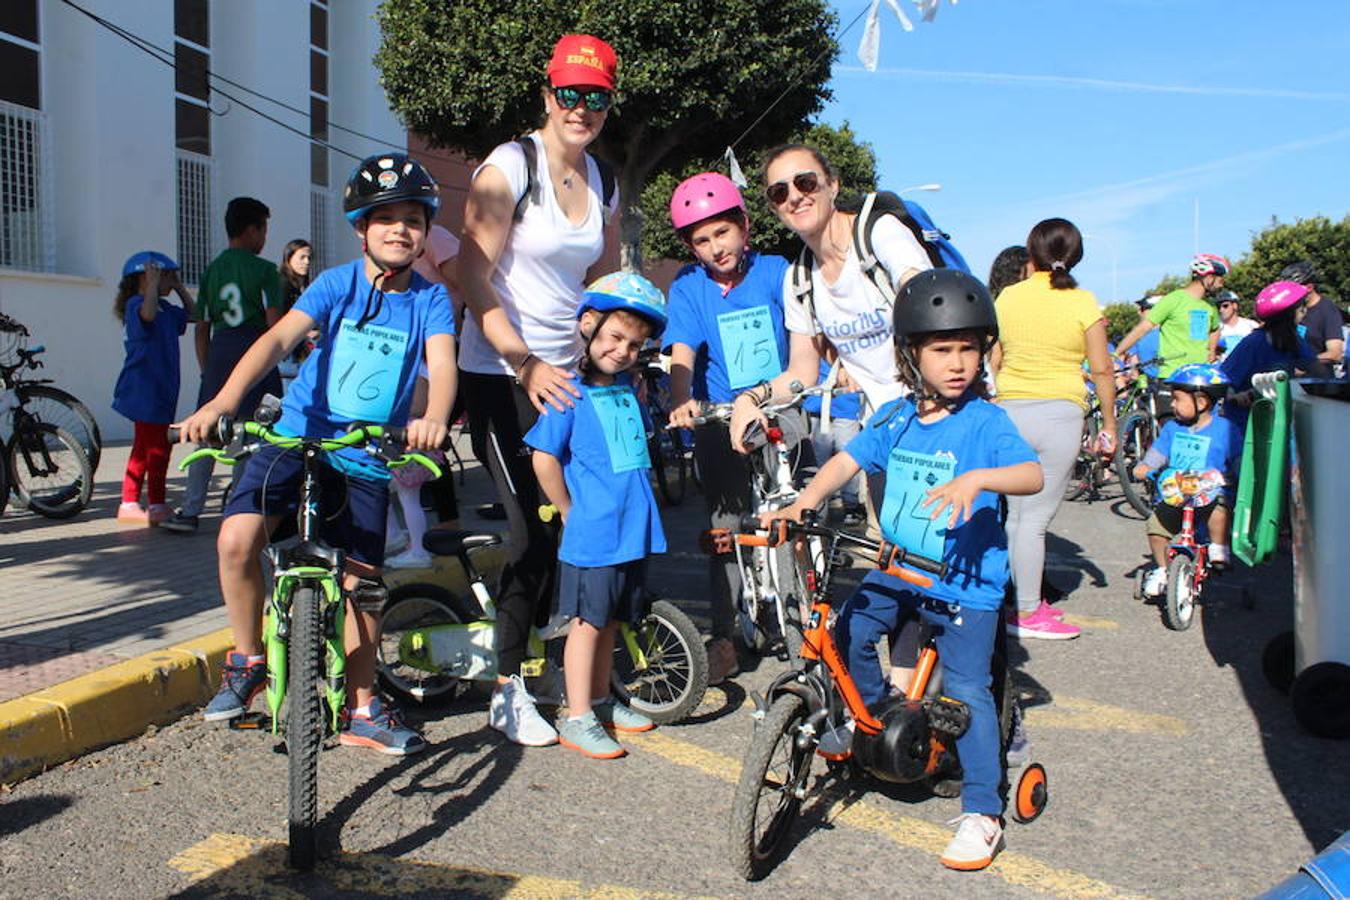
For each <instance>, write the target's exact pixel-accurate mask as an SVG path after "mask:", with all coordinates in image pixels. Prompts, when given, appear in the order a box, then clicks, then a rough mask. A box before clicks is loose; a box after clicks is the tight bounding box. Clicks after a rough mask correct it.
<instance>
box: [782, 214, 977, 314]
mask: <svg viewBox="0 0 1350 900" xmlns="http://www.w3.org/2000/svg"><path fill="white" fill-rule="evenodd" d="M840 208H841V209H844V211H845V212H853V211H854V210H852V209H849V208H848V207H847V206H841V207H840ZM857 213H858V218H857V219H855V220H854V222H853V252H854V254H855V255H856V256H857V257H858V265H859V267H860V268H861V269H862V272H863V275H865V276H866V277H867V279H868V280H869V281H871V282H872V283H873V284H874V285H876V286H877V288H878V289H879V290H880V291H881V294H882V296H883V297H885V298H886V299H887V301H888V302H889V303H892V304H893V303H894V302H895V290H894V289H893V288H892V287H891V279H890V275H889V274H888V273H887V272H886V270H885V267H884V266H883V265H882V264H881V260H879V259H877V255H876V252H875V251H874V250H873V249H872V229H873V228H875V227H876V224H877V220H878V219H880V218H881V217H882V216H894V217H895V218H897V219H899V220H900V224H902V225H904V226H905V227H906V228H908V229H909V231H910V233H911V234H913V235H914V239H915V240H917V241H918V242H919V246H920V247H922V248H923V249H924V252H925V253H927V254H928V260H929V261H930V262H931V263H932V264H933V268H935V269H960V270H961V271H963V272H967V273H969V272H970V266H968V265H967V264H966V260H965V258H964V257H962V256H961V252H960V251H959V250H957V249H956V247H955V246H953V245H952V242H951V235H949V234H947V233H946V232H945V231H943V230H942V229H941V228H938V227H937V225H935V224H934V223H933V219H932V217H931V216H929V215H928V212H927V211H926V210H925V209H924V208H923V207H922V206H920V205H919V204H917V203H915V202H914V201H912V200H904V199H902V198H901V197H899V196H897V195H896V194H893V193H891V192H890V191H877V192H876V193H873V194H868V195H867V196H866V197H864V198H863V201H862V203H861V205H859V207H858V209H857ZM812 261H813V260H812V255H811V250H810V248H809V247H803V248H802V252H801V253H799V254H798V255H797V261H796V262H794V263H793V264H792V294H793V296H794V297H795V298H796V300H797V302H798V303H804V304H806V311H807V313H808V314H809V315H810V316H811V319H812V321H814V320H815V318H816V307H815V301H814V298H813V296H812V295H813V293H814V288H813V285H812V281H811V263H812Z"/></svg>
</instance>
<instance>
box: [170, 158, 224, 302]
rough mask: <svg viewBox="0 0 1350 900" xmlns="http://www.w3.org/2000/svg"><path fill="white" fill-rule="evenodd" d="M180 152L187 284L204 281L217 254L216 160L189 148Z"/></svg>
mask: <svg viewBox="0 0 1350 900" xmlns="http://www.w3.org/2000/svg"><path fill="white" fill-rule="evenodd" d="M177 152H178V263H179V265H181V266H182V267H183V274H182V278H183V281H184V282H186V283H187V284H191V285H196V284H198V283H199V282H200V281H201V277H202V272H204V271H206V267H207V265H208V264H209V263H210V262H211V258H212V257H213V256H214V255H215V246H216V245H215V241H214V232H213V227H214V225H215V222H216V215H215V193H216V192H215V175H216V166H215V162H214V161H213V160H212V159H211V157H209V156H202V155H201V154H199V153H193V152H191V151H188V150H179V151H177Z"/></svg>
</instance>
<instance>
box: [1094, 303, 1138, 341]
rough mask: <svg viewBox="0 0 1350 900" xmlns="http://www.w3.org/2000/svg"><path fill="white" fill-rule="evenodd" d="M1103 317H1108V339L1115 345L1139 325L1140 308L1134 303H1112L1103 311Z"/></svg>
mask: <svg viewBox="0 0 1350 900" xmlns="http://www.w3.org/2000/svg"><path fill="white" fill-rule="evenodd" d="M1102 315H1104V316H1106V337H1107V339H1108V340H1110V341H1112V342H1114V343H1119V342H1120V339H1121V338H1123V337H1124V336H1125V335H1126V334H1127V333H1128V332H1129V330H1130V329H1131V328H1133V327H1134V326H1136V325H1138V324H1139V308H1138V307H1137V306H1135V305H1134V304H1133V303H1112V304H1111V305H1110V306H1107V307H1105V308H1104V309H1102Z"/></svg>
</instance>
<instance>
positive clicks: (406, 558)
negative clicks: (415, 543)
mask: <svg viewBox="0 0 1350 900" xmlns="http://www.w3.org/2000/svg"><path fill="white" fill-rule="evenodd" d="M433 562H434V557H432V555H431V554H430V553H428V552H427V551H425V550H422V549H420V548H417V547H409V548H408V549H407V550H404V551H403V552H402V553H399V554H396V555H394V556H386V557H385V558H384V567H385V568H386V569H430V568H431V567H432V563H433Z"/></svg>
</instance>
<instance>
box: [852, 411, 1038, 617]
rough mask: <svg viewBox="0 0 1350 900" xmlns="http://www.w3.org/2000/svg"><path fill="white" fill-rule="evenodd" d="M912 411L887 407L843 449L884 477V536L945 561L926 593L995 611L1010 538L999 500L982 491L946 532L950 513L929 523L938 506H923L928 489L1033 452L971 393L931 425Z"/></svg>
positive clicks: (1000, 414)
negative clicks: (943, 574)
mask: <svg viewBox="0 0 1350 900" xmlns="http://www.w3.org/2000/svg"><path fill="white" fill-rule="evenodd" d="M915 413H916V411H915V406H914V403H913V402H912V401H911V400H908V399H903V398H902V399H899V400H893V401H891V402H890V403H887V404H885V405H883V406H882V407H881V408H880V409H878V410H877V412H876V414H875V415H873V416H872V418H871V419H870V420H869V421H868V423H867V425H865V426H864V427H863V430H862V431H861V432H860V433H859V434H858V436H857V437H856V438H854V439H853V440H851V441H849V443H848V446H846V447H845V448H844V452H846V453H847V454H848V455H849V456H851V457H853V459H854V460H856V461H857V463H858V465H860V466H862V468H863V469H864V470H865V471H867V472H868V474H872V475H876V474H880V473H885V475H886V497H885V501H884V502H883V503H882V510H881V516H880V524H881V530H882V534H884V535H885V537H886V539H887V540H889V541H891V542H892V543H895V544H897V545H899V546H901V547H904V548H905V549H907V550H911V551H913V552H916V553H919V554H921V555H923V556H928V557H931V558H940V559H942V560H943V561H945V562H946V563H947V567H948V568H947V575H946V577H945V578H942V579H941V580H939V579H937V578H934V579H933V586H932V587H931V588H928V589H926V590H923V593H925V594H928V595H929V596H932V597H935V598H937V599H939V600H943V601H946V602H948V603H959V604H961V605H962V606H968V607H970V608H971V609H982V610H994V609H998V608H999V607H1000V606H1001V605H1002V603H1003V589H1004V587H1005V586H1006V584H1007V582H1008V536H1007V534H1006V532H1005V531H1004V528H1003V521H1002V517H1001V516H1000V514H999V495H998V494H996V493H994V492H992V491H981V492H980V494H979V496H978V497H977V498H976V500H975V502H974V503H973V504H972V505H971V515H970V518H969V519H967V520H966V521H965V522H963V523H960V524H958V525H957V526H956V527H954V528H951V529H948V528H946V521H947V519H946V517H947V515H949V514H950V512H951V510H950V509H948V510H947V511H946V512H945V513H944V514H943V516H942V517H941V518H940V519H939V520H938V521H937V522H934V521H932V520H931V519H929V514H930V513H931V512H932V511H933V509H934V507H931V506H930V507H928V508H927V509H925V508H924V507H923V501H924V500H925V499H926V497H927V493H928V491H929V490H931V489H932V488H934V487H936V486H938V485H941V484H943V483H945V482H947V481H950V480H952V479H953V478H955V477H957V476H959V475H962V474H964V473H966V472H968V471H970V470H971V469H988V468H1000V467H1003V466H1013V465H1017V464H1019V463H1024V462H1036V461H1037V457H1036V453H1035V451H1033V450H1032V449H1031V447H1030V446H1029V445H1028V444H1027V442H1026V441H1024V440H1023V439H1022V436H1021V435H1020V434H1018V432H1017V428H1016V427H1015V426H1014V425H1013V423H1012V420H1011V419H1009V418H1008V414H1007V413H1005V412H1004V411H1003V410H1001V409H999V408H998V407H997V406H995V405H994V404H992V403H989V402H987V401H985V400H981V399H978V398H975V397H969V396H968V397H967V399H966V400H965V401H964V402H963V403H962V404H961V405H960V406H959V407H958V408H957V409H956V410H955V411H954V412H952V413H951V414H950V415H948V416H944V417H943V418H941V419H939V420H937V421H936V422H933V423H931V424H924V423H923V422H920V421H919V419H918V416H917V415H916V414H915ZM914 590H919V589H918V588H914Z"/></svg>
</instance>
